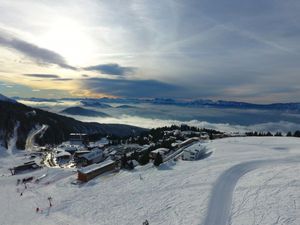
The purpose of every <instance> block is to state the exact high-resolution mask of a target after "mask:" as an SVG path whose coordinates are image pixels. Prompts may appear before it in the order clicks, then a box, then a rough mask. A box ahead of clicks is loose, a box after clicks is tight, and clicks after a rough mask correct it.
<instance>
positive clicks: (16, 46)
mask: <svg viewBox="0 0 300 225" xmlns="http://www.w3.org/2000/svg"><path fill="white" fill-rule="evenodd" d="M0 45H2V46H3V47H6V48H10V49H13V50H15V51H18V52H20V53H22V54H23V55H25V56H27V57H29V58H31V59H32V60H34V61H35V62H36V63H38V64H54V65H58V66H60V67H62V68H65V69H72V70H76V68H75V67H72V66H70V65H68V64H67V62H66V60H65V59H64V58H63V57H62V56H61V55H59V54H58V53H56V52H54V51H51V50H48V49H45V48H41V47H38V46H37V45H34V44H31V43H29V42H26V41H23V40H21V39H19V38H16V37H13V36H10V35H8V34H6V33H4V32H2V31H0Z"/></svg>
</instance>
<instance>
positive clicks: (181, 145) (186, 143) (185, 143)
mask: <svg viewBox="0 0 300 225" xmlns="http://www.w3.org/2000/svg"><path fill="white" fill-rule="evenodd" d="M199 140H200V139H199V138H198V137H192V138H189V139H187V140H185V141H183V142H181V143H180V144H178V147H179V148H181V147H185V146H187V145H190V144H192V143H193V142H196V141H199Z"/></svg>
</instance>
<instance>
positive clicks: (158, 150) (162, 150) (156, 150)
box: [151, 148, 169, 153]
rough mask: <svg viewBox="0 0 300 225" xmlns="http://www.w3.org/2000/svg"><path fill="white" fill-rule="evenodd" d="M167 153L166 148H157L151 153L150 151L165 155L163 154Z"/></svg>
mask: <svg viewBox="0 0 300 225" xmlns="http://www.w3.org/2000/svg"><path fill="white" fill-rule="evenodd" d="M168 151H169V149H168V148H158V149H155V150H153V151H151V152H153V153H158V152H159V153H165V152H168Z"/></svg>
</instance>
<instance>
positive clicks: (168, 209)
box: [0, 137, 300, 225]
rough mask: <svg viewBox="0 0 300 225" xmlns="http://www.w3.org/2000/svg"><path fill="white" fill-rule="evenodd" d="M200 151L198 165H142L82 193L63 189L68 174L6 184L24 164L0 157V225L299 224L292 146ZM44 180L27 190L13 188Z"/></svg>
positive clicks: (219, 143) (222, 142)
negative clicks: (14, 168)
mask: <svg viewBox="0 0 300 225" xmlns="http://www.w3.org/2000/svg"><path fill="white" fill-rule="evenodd" d="M197 145H198V143H197V144H195V145H193V146H191V147H190V148H197ZM206 145H207V148H208V149H210V150H212V151H213V154H212V155H211V156H210V157H208V158H206V159H203V160H200V161H194V162H189V161H181V160H179V161H177V162H176V163H174V162H171V163H170V162H169V163H168V164H166V165H161V167H160V168H155V167H153V166H152V165H147V166H144V167H139V168H136V169H135V170H133V171H121V172H120V173H116V174H107V175H103V176H99V177H97V178H95V179H94V180H91V181H90V182H88V183H86V184H83V185H74V184H72V183H71V182H72V181H74V180H75V179H76V172H75V171H74V169H59V168H57V169H56V168H49V169H47V168H44V169H41V170H39V171H36V172H32V173H26V174H22V175H16V176H8V175H9V171H8V170H7V169H8V168H9V167H11V166H13V165H17V164H18V163H19V162H24V161H26V159H25V158H24V156H23V154H21V153H18V154H14V155H11V154H9V153H4V150H3V149H2V150H1V149H0V221H1V224H2V225H8V224H45V225H48V224H103V225H118V224H122V225H141V224H142V223H143V221H145V220H146V219H147V220H148V221H149V224H150V225H153V224H155V225H158V224H159V225H176V224H184V225H185V224H191V225H220V224H223V225H228V224H232V225H235V224H236V225H243V224H245V225H246V224H247V225H248V224H255V225H257V224H261V225H273V224H284V225H287V224H288V225H290V224H294V225H298V224H300V213H299V207H300V177H299V176H298V174H299V172H300V149H299V146H300V139H297V138H287V137H278V138H277V137H244V138H226V139H219V140H214V141H212V142H209V143H207V144H206ZM44 174H47V175H46V176H45V177H43V178H42V179H41V180H40V182H39V183H38V184H36V183H34V182H33V183H29V184H28V185H27V189H25V187H24V185H18V186H17V185H16V183H17V179H22V178H24V177H28V176H35V177H41V176H42V175H44ZM1 175H2V176H1ZM21 192H22V193H23V195H22V196H21V195H20V193H21ZM50 196H51V197H52V198H53V206H52V207H51V208H50V207H49V203H48V200H47V198H48V197H50ZM37 207H39V208H40V209H41V210H42V211H43V212H38V213H36V208H37Z"/></svg>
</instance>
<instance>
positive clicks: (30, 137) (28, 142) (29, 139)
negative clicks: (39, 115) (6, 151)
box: [25, 125, 48, 150]
mask: <svg viewBox="0 0 300 225" xmlns="http://www.w3.org/2000/svg"><path fill="white" fill-rule="evenodd" d="M47 128H48V125H43V126H42V127H40V128H38V129H37V130H34V131H32V132H31V133H29V135H28V137H27V140H26V146H25V149H26V150H32V149H33V147H34V140H35V137H36V136H37V135H38V134H40V133H42V132H43V131H45V130H47Z"/></svg>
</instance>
